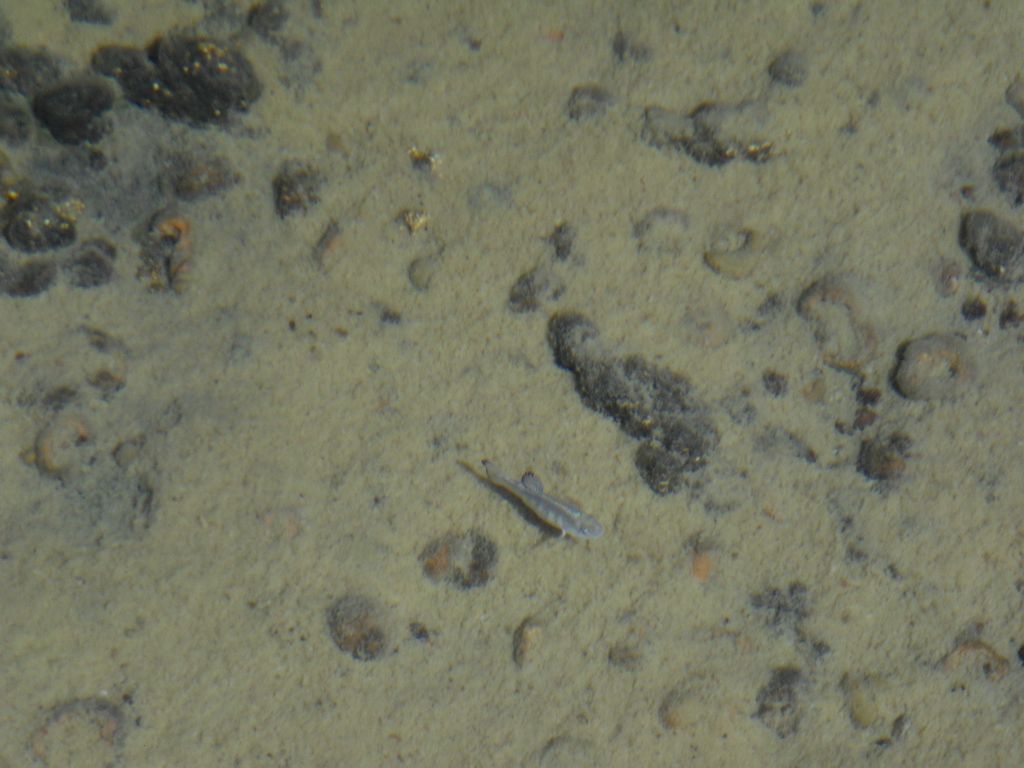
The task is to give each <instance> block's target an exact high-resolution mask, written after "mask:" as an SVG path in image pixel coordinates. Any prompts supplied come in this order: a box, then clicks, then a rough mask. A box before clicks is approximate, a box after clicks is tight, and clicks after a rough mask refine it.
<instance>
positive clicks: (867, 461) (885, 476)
mask: <svg viewBox="0 0 1024 768" xmlns="http://www.w3.org/2000/svg"><path fill="white" fill-rule="evenodd" d="M910 447H911V440H910V438H909V437H907V436H906V435H904V434H903V433H901V432H893V433H892V434H889V435H885V436H877V437H873V438H870V439H867V440H864V441H863V442H862V443H861V444H860V451H859V452H858V453H857V471H858V472H860V473H861V474H862V475H864V477H866V478H868V479H869V480H883V481H890V482H891V481H894V480H898V479H899V478H900V477H901V476H902V475H903V472H904V470H905V469H906V467H907V458H908V456H909V455H910Z"/></svg>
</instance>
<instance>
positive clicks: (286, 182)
mask: <svg viewBox="0 0 1024 768" xmlns="http://www.w3.org/2000/svg"><path fill="white" fill-rule="evenodd" d="M323 182H324V179H323V176H322V175H321V174H320V172H319V171H318V170H317V169H316V168H314V167H313V166H312V165H308V164H306V163H303V162H300V161H298V160H286V161H285V162H284V163H282V165H281V167H280V168H279V169H278V171H277V175H276V176H274V180H273V182H272V183H271V186H272V188H273V193H274V210H275V211H276V212H277V215H278V217H279V218H282V219H283V218H286V217H288V216H291V215H292V214H295V213H305V212H306V211H308V210H309V209H310V208H312V207H313V206H315V205H316V204H317V203H319V202H320V187H321V186H323Z"/></svg>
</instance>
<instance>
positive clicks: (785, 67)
mask: <svg viewBox="0 0 1024 768" xmlns="http://www.w3.org/2000/svg"><path fill="white" fill-rule="evenodd" d="M768 76H769V77H770V78H771V79H772V80H774V81H775V82H776V83H781V84H782V85H786V86H789V87H790V88H796V87H797V86H800V85H803V82H804V80H806V79H807V59H806V58H805V57H804V55H803V54H801V53H798V52H796V51H792V50H790V51H783V52H782V53H780V54H779V55H778V56H776V57H775V58H774V59H772V62H771V64H769V65H768Z"/></svg>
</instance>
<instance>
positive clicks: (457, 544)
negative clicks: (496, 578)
mask: <svg viewBox="0 0 1024 768" xmlns="http://www.w3.org/2000/svg"><path fill="white" fill-rule="evenodd" d="M497 560H498V547H497V545H496V544H495V543H494V542H493V541H491V540H490V539H489V538H488V537H487V536H485V535H484V534H482V533H480V532H479V531H475V530H471V531H467V532H466V533H447V534H445V535H444V536H441V537H440V538H437V539H434V540H433V541H431V542H430V543H429V544H427V546H425V547H424V548H423V551H422V552H420V556H419V561H420V565H421V566H423V573H424V575H425V576H426V577H427V578H429V579H430V580H431V581H436V582H440V581H444V582H447V583H448V584H451V585H453V586H456V587H458V588H459V589H473V588H474V587H482V586H484V585H485V584H486V583H487V582H488V581H490V580H491V576H492V574H493V572H494V568H495V565H496V563H497Z"/></svg>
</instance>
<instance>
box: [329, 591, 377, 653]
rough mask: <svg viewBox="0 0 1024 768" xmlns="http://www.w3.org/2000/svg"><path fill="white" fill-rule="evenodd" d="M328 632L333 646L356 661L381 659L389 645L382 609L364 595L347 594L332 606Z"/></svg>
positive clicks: (330, 607)
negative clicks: (382, 618) (381, 613)
mask: <svg viewBox="0 0 1024 768" xmlns="http://www.w3.org/2000/svg"><path fill="white" fill-rule="evenodd" d="M327 629H328V631H329V632H330V634H331V639H332V640H333V641H334V644H335V645H337V646H338V648H340V649H341V650H342V651H344V652H345V653H347V654H348V655H349V656H351V657H352V658H353V659H355V660H356V661H373V660H374V659H378V658H380V656H381V655H382V654H383V653H384V650H385V646H386V645H387V632H386V631H385V630H384V626H383V621H382V620H381V615H380V608H379V607H378V605H377V602H376V601H375V600H373V599H372V598H369V597H366V596H364V595H357V594H348V595H344V596H343V597H339V598H338V599H337V600H335V601H334V602H333V603H331V604H330V606H329V607H328V608H327Z"/></svg>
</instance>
